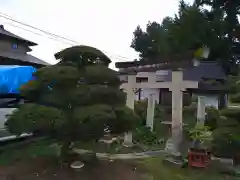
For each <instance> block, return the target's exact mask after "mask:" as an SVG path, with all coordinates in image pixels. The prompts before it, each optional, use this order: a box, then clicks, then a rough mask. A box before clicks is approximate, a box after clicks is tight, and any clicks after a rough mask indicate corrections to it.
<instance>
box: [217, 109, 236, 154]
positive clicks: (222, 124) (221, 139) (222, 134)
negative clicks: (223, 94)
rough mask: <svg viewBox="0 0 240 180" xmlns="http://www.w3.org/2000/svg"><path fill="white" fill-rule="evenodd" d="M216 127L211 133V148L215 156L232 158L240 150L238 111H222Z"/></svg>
mask: <svg viewBox="0 0 240 180" xmlns="http://www.w3.org/2000/svg"><path fill="white" fill-rule="evenodd" d="M220 115H221V116H220V119H219V120H218V123H217V124H218V126H217V128H216V129H215V130H214V131H213V137H214V141H213V148H214V153H215V154H216V155H217V156H223V157H233V156H234V155H236V154H237V153H238V151H239V149H240V143H239V142H240V122H239V115H240V111H239V109H224V110H222V111H221V112H220Z"/></svg>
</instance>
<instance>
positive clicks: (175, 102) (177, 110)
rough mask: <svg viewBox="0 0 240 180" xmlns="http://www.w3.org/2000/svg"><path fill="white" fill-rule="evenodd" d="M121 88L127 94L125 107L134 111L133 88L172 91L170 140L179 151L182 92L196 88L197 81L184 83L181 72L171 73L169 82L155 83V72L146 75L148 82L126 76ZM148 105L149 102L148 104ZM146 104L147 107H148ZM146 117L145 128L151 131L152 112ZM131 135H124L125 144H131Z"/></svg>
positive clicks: (153, 101)
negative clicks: (126, 79) (166, 89)
mask: <svg viewBox="0 0 240 180" xmlns="http://www.w3.org/2000/svg"><path fill="white" fill-rule="evenodd" d="M121 88H123V89H125V92H126V93H127V101H126V105H127V106H128V107H129V108H131V109H134V101H135V93H134V91H133V89H135V88H138V89H139V88H149V89H151V88H154V89H159V88H168V89H169V90H170V91H172V140H173V146H174V150H173V151H175V152H178V151H179V144H180V142H181V140H182V108H183V91H186V89H188V88H191V89H195V88H198V82H197V81H186V80H183V73H182V71H172V81H171V82H156V72H149V73H148V82H141V83H137V82H136V74H134V75H132V74H131V75H128V82H127V83H125V84H123V85H122V86H121ZM149 101H151V102H152V103H153V104H152V106H151V107H153V108H154V103H155V100H151V98H149ZM149 103H150V102H149ZM149 103H148V105H149ZM148 112H149V113H150V114H149V113H148V115H147V122H146V124H147V126H149V127H150V128H151V129H153V116H154V110H151V111H150V110H149V111H148ZM131 141H132V134H131V132H128V133H126V135H125V144H131Z"/></svg>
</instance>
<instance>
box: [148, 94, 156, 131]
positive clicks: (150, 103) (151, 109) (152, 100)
mask: <svg viewBox="0 0 240 180" xmlns="http://www.w3.org/2000/svg"><path fill="white" fill-rule="evenodd" d="M154 110H155V96H154V94H150V95H149V97H148V107H147V120H146V126H147V127H150V130H151V131H153V126H154Z"/></svg>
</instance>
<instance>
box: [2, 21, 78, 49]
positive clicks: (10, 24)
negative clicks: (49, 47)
mask: <svg viewBox="0 0 240 180" xmlns="http://www.w3.org/2000/svg"><path fill="white" fill-rule="evenodd" d="M4 23H5V24H8V25H9V26H13V27H15V28H19V29H22V30H24V31H28V32H30V33H33V34H35V35H38V36H42V37H43V35H42V34H40V33H37V32H34V31H31V30H29V29H25V28H22V27H20V26H17V25H14V24H12V23H8V22H7V23H6V22H4ZM45 37H46V38H48V39H52V40H54V41H59V42H62V43H66V44H69V45H71V46H73V45H75V44H72V43H69V42H64V41H61V40H60V39H55V38H52V37H49V36H45Z"/></svg>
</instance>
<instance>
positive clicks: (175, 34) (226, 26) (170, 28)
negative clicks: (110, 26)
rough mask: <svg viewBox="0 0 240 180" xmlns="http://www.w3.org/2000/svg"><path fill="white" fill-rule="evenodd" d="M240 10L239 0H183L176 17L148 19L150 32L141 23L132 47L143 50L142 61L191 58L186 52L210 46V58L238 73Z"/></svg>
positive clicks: (184, 59)
mask: <svg viewBox="0 0 240 180" xmlns="http://www.w3.org/2000/svg"><path fill="white" fill-rule="evenodd" d="M204 5H210V6H211V9H210V10H208V9H207V8H205V6H204ZM230 9H231V12H230ZM238 13H239V1H237V0H233V1H231V2H230V1H229V2H227V1H226V2H225V1H224V0H215V1H211V0H196V1H195V2H194V3H193V4H192V5H190V4H186V3H185V2H184V1H183V0H182V1H180V3H179V11H178V13H177V14H176V15H175V17H173V18H171V17H166V18H164V19H163V21H162V23H160V24H159V23H157V22H148V24H147V27H146V31H143V30H142V29H141V27H140V26H138V27H137V28H136V30H135V31H134V33H133V34H134V38H133V40H132V44H131V47H132V48H134V49H135V50H136V51H137V52H139V54H140V61H150V62H156V61H163V62H165V61H180V60H183V61H186V60H191V58H192V57H191V56H185V54H186V53H188V52H189V53H190V54H193V52H195V51H196V50H198V49H199V48H202V47H205V46H207V47H209V48H210V54H209V57H208V59H207V60H208V61H209V60H210V61H218V62H220V63H221V64H222V66H223V67H224V69H225V70H226V72H227V74H230V73H234V72H236V71H237V68H236V67H237V65H236V62H237V61H238V58H239V55H240V45H239V43H238V41H237V40H239V39H238V38H239V34H240V33H239V32H240V31H239V22H238V19H237V16H238ZM175 55H178V56H175Z"/></svg>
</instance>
